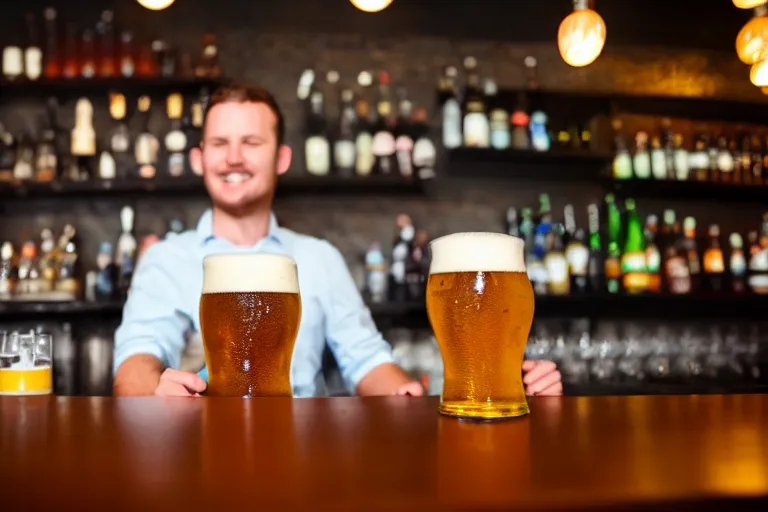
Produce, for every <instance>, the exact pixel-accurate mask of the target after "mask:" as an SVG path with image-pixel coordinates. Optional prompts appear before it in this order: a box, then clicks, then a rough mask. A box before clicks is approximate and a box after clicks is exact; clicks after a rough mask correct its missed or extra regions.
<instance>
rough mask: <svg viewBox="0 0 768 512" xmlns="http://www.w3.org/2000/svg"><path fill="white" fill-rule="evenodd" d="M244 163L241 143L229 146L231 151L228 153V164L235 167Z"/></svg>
mask: <svg viewBox="0 0 768 512" xmlns="http://www.w3.org/2000/svg"><path fill="white" fill-rule="evenodd" d="M242 163H243V148H242V145H240V144H239V143H234V144H230V145H229V151H228V152H227V164H228V165H230V166H232V167H235V166H239V165H241V164H242Z"/></svg>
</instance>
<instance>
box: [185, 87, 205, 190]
mask: <svg viewBox="0 0 768 512" xmlns="http://www.w3.org/2000/svg"><path fill="white" fill-rule="evenodd" d="M189 110H190V117H191V121H192V126H191V127H190V128H189V131H188V132H187V140H188V141H189V142H188V143H187V145H188V146H189V151H188V152H187V162H189V166H190V168H191V169H192V173H193V174H195V175H196V176H202V175H203V168H202V167H201V166H200V165H199V163H197V159H193V158H190V157H189V153H191V152H192V151H193V150H194V149H195V148H199V147H200V141H201V140H202V137H203V105H202V103H200V101H195V102H194V103H192V106H191V107H190V109H189Z"/></svg>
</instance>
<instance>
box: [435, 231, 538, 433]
mask: <svg viewBox="0 0 768 512" xmlns="http://www.w3.org/2000/svg"><path fill="white" fill-rule="evenodd" d="M524 247H525V244H524V242H523V240H522V239H521V238H518V237H514V236H510V235H504V234H500V233H455V234H452V235H447V236H444V237H440V238H437V239H435V240H433V241H432V242H431V243H430V249H431V252H432V261H431V264H430V267H429V279H428V281H427V313H428V314H429V321H430V323H431V324H432V329H433V330H434V332H435V338H436V339H437V343H438V345H439V346H440V352H441V354H442V357H443V366H444V372H445V376H444V381H443V393H442V396H441V400H440V409H439V411H440V413H442V414H445V415H448V416H455V417H459V418H474V419H478V420H493V419H504V418H512V417H516V416H522V415H525V414H528V413H529V412H530V410H529V409H528V402H527V400H526V398H525V387H524V386H523V379H522V364H523V355H524V353H525V345H526V343H527V342H528V333H529V332H530V329H531V323H532V322H533V309H534V296H533V288H532V286H531V283H530V281H529V280H528V275H527V273H526V268H525V259H524Z"/></svg>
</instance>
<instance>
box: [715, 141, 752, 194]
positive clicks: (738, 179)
mask: <svg viewBox="0 0 768 512" xmlns="http://www.w3.org/2000/svg"><path fill="white" fill-rule="evenodd" d="M728 152H729V153H730V155H731V158H732V159H733V173H732V177H728V176H725V175H721V178H722V181H723V182H724V183H736V184H737V185H738V184H742V183H743V184H745V185H749V184H750V183H751V182H752V176H750V175H749V174H746V173H745V169H744V159H743V158H742V154H741V145H740V144H739V140H738V137H734V138H732V139H730V140H728ZM746 170H747V171H748V170H749V169H746Z"/></svg>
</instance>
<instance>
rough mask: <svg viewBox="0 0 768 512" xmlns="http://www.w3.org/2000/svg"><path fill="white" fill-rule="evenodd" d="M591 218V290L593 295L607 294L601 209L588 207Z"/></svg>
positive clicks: (592, 205) (593, 204)
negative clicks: (601, 238)
mask: <svg viewBox="0 0 768 512" xmlns="http://www.w3.org/2000/svg"><path fill="white" fill-rule="evenodd" d="M587 215H588V217H589V267H588V268H589V289H590V291H591V292H592V293H603V292H605V259H604V258H603V244H602V241H601V240H600V209H599V208H598V206H597V204H595V203H592V204H590V205H589V206H588V207H587Z"/></svg>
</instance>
